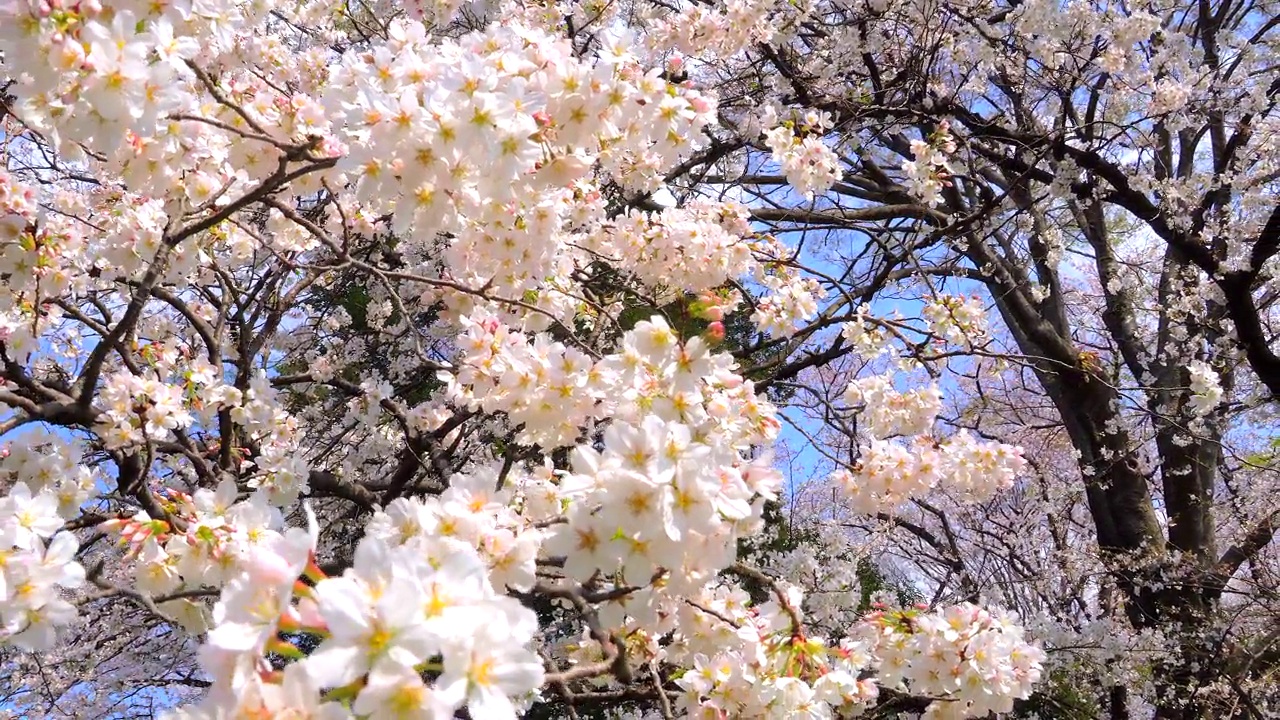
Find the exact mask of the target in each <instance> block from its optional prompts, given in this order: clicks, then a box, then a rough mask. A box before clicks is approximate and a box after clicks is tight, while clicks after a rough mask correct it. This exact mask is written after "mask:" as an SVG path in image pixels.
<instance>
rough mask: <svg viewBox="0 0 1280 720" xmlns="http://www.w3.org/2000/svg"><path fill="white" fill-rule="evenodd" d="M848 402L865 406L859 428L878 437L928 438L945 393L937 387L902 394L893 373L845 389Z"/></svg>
mask: <svg viewBox="0 0 1280 720" xmlns="http://www.w3.org/2000/svg"><path fill="white" fill-rule="evenodd" d="M844 400H845V402H847V403H849V404H850V405H861V406H862V409H861V412H859V413H858V422H859V427H860V428H861V429H862V430H863V431H864V432H866V433H867V434H869V435H870V436H871V437H874V438H890V437H894V436H896V435H924V434H926V433H928V432H929V430H930V429H931V428H932V427H933V421H934V420H936V419H937V417H938V413H939V412H940V411H941V410H942V392H941V391H940V390H938V388H937V386H936V385H929V386H927V387H913V388H912V389H910V390H907V391H905V392H902V391H899V390H898V389H896V388H894V387H893V377H892V375H891V374H889V373H886V374H883V375H871V376H869V377H864V378H859V379H857V380H854V381H853V382H851V383H849V387H848V388H846V389H845V391H844Z"/></svg>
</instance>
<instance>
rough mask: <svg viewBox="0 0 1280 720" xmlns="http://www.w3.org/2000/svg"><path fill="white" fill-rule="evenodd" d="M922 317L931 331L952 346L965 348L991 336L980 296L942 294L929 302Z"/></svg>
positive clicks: (923, 310) (921, 312) (921, 311)
mask: <svg viewBox="0 0 1280 720" xmlns="http://www.w3.org/2000/svg"><path fill="white" fill-rule="evenodd" d="M920 317H922V318H924V319H925V320H927V321H928V323H929V332H931V333H933V335H934V336H935V337H938V338H941V339H942V340H945V341H946V342H948V343H951V344H952V345H959V346H961V347H965V346H968V345H971V344H973V343H975V342H976V341H978V340H981V339H982V338H984V337H986V335H987V314H986V311H985V309H984V308H983V306H982V302H981V301H980V300H979V299H978V298H976V297H962V296H958V295H942V296H939V297H936V298H933V299H932V300H930V301H929V302H927V303H925V306H924V308H922V309H921V310H920Z"/></svg>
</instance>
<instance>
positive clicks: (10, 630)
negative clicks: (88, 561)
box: [0, 482, 85, 650]
mask: <svg viewBox="0 0 1280 720" xmlns="http://www.w3.org/2000/svg"><path fill="white" fill-rule="evenodd" d="M58 505H59V502H58V496H57V495H56V494H55V493H54V492H53V491H52V490H51V489H50V488H45V489H42V490H40V491H38V492H34V493H33V492H32V491H31V488H29V487H27V484H26V483H25V482H18V483H16V484H14V485H13V487H12V488H10V489H9V492H8V493H7V494H6V495H5V496H4V497H3V498H0V644H9V643H12V644H14V645H16V646H18V647H21V648H25V649H27V650H48V649H49V648H51V647H52V646H53V643H54V638H55V633H56V631H57V628H58V627H60V626H63V625H67V624H69V623H70V622H71V621H73V620H74V619H75V617H76V609H75V606H73V605H72V604H70V603H68V602H67V601H66V600H65V599H63V598H62V597H61V594H60V592H59V588H74V587H76V586H78V585H79V584H81V583H82V582H84V578H85V571H84V568H83V567H82V566H81V565H80V564H79V563H78V562H76V551H77V550H78V549H79V547H80V543H79V542H78V541H77V540H76V536H75V535H74V534H73V533H70V532H65V531H62V525H63V518H62V516H61V515H59V514H58Z"/></svg>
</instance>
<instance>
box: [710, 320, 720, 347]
mask: <svg viewBox="0 0 1280 720" xmlns="http://www.w3.org/2000/svg"><path fill="white" fill-rule="evenodd" d="M706 336H707V340H709V341H710V342H712V343H718V342H721V341H723V340H724V323H722V322H720V321H718V320H717V321H716V322H713V323H711V324H710V325H708V326H707V332H706Z"/></svg>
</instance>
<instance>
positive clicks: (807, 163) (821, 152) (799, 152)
mask: <svg viewBox="0 0 1280 720" xmlns="http://www.w3.org/2000/svg"><path fill="white" fill-rule="evenodd" d="M764 136H765V144H766V145H767V146H768V148H769V150H770V151H771V152H772V153H773V161H774V162H776V163H778V164H779V165H780V166H781V167H782V173H783V174H784V175H786V177H787V182H788V183H790V184H791V187H793V188H795V189H796V191H797V192H799V193H800V194H801V195H802V196H803V197H804V198H805V199H806V200H812V199H813V196H814V195H821V194H822V193H824V192H826V191H827V190H830V189H831V186H832V185H834V184H836V182H837V181H838V180H839V179H840V158H839V157H837V156H836V154H835V152H834V151H833V150H832V149H831V148H830V147H827V145H826V144H825V143H823V142H822V137H821V135H815V134H809V135H805V136H804V137H797V136H796V134H795V131H794V130H793V129H792V126H791V125H790V124H785V123H784V124H782V125H779V126H777V127H775V128H773V129H772V130H769V131H767V132H766V133H765V134H764Z"/></svg>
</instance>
